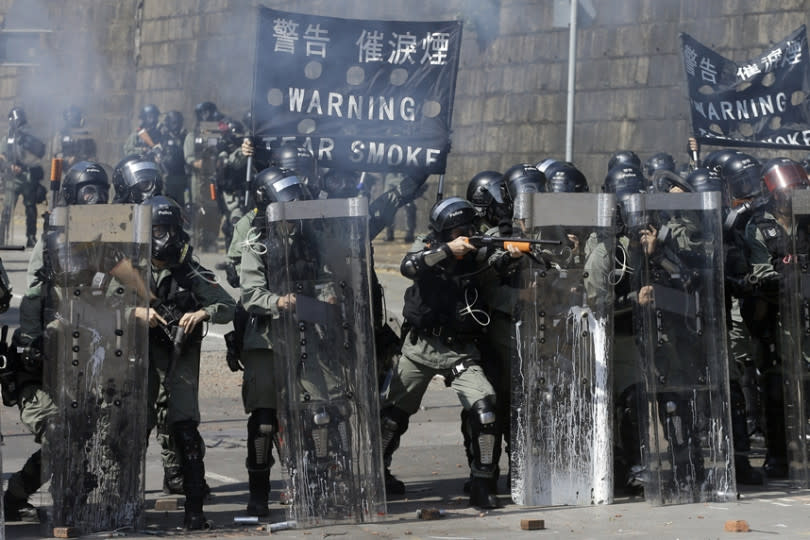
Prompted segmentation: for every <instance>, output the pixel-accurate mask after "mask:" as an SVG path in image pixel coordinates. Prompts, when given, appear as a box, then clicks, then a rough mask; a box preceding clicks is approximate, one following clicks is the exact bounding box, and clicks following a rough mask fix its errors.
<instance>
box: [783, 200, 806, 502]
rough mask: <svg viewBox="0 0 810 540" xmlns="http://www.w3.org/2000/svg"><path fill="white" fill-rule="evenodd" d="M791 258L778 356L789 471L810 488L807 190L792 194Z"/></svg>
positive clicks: (787, 264)
mask: <svg viewBox="0 0 810 540" xmlns="http://www.w3.org/2000/svg"><path fill="white" fill-rule="evenodd" d="M791 207H792V214H791V217H792V220H791V225H792V226H791V230H792V234H791V235H789V238H790V247H789V253H790V254H791V256H790V257H785V258H784V259H783V260H782V263H783V272H782V274H783V278H782V280H781V290H780V291H779V303H780V306H779V309H780V322H781V325H782V326H781V328H780V337H781V339H780V343H779V346H780V351H779V352H780V355H779V356H780V357H781V359H782V370H783V376H782V380H783V384H782V389H783V391H784V397H785V434H786V436H787V441H786V442H787V458H788V471H789V477H790V481H791V483H792V484H794V485H796V487H801V488H806V487H808V486H810V460H808V455H807V451H808V441H807V437H808V436H810V429H808V428H809V427H810V426H808V423H807V422H808V409H807V408H808V403H807V399H808V396H810V364H809V363H808V361H810V269H808V265H810V190H793V191H792V192H791Z"/></svg>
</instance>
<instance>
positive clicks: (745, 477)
mask: <svg viewBox="0 0 810 540" xmlns="http://www.w3.org/2000/svg"><path fill="white" fill-rule="evenodd" d="M734 472H735V475H736V479H737V483H738V484H743V485H748V486H761V485H762V484H763V483H764V481H765V479H764V478H763V476H762V473H761V472H760V471H758V470H756V469H755V468H753V467H752V466H751V462H750V461H748V457H747V456H742V455H739V454H736V455H735V456H734Z"/></svg>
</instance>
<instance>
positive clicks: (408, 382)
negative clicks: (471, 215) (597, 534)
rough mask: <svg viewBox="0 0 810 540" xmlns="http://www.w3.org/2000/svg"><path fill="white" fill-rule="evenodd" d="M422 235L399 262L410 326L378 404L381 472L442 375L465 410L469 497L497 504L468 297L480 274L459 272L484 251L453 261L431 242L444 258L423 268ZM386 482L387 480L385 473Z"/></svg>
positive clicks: (489, 402)
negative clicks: (430, 387)
mask: <svg viewBox="0 0 810 540" xmlns="http://www.w3.org/2000/svg"><path fill="white" fill-rule="evenodd" d="M450 200H451V199H446V200H445V201H442V202H448V201H450ZM465 202H466V201H465ZM440 204H441V203H440ZM471 209H472V207H471V206H470V210H471ZM471 211H472V210H471ZM426 240H427V239H425V238H422V237H420V238H417V240H416V241H415V242H414V244H413V246H412V247H411V249H410V250H409V252H408V254H407V255H406V256H405V259H404V260H403V265H402V267H403V274H404V275H406V277H410V278H411V279H414V284H413V285H411V286H410V287H409V288H408V290H407V291H406V293H405V307H404V308H403V315H404V317H405V320H406V323H407V325H408V327H409V328H408V331H407V334H406V335H405V336H404V343H403V345H402V354H401V356H400V359H399V362H398V364H397V367H396V371H395V372H394V376H393V379H392V381H391V384H390V388H389V391H388V396H387V398H386V399H385V401H384V403H383V404H382V410H381V417H382V434H383V457H384V461H385V466H386V475H387V476H389V475H390V473H389V471H388V467H389V466H390V463H391V458H392V455H393V452H394V451H395V450H396V448H397V447H398V445H399V438H400V436H401V435H402V434H403V433H405V431H406V430H407V426H408V419H409V418H410V416H411V415H413V414H414V413H415V412H416V411H417V410H418V409H419V405H420V403H421V401H422V397H423V396H424V394H425V391H426V390H427V388H428V385H429V384H430V381H431V380H432V379H433V377H434V376H435V375H442V376H443V377H444V378H445V384H447V385H448V386H449V387H450V388H452V389H453V390H454V391H455V392H456V394H457V395H458V397H459V400H460V401H461V404H462V406H463V408H464V409H465V410H467V411H468V416H467V418H468V426H467V430H468V433H469V437H470V441H471V446H472V454H473V457H472V460H471V463H470V466H471V472H472V476H473V480H472V484H471V487H470V490H471V491H470V502H471V504H473V505H478V506H484V507H492V506H496V505H497V502H496V501H495V500H494V493H493V491H492V482H493V479H494V478H496V475H497V467H498V460H499V457H500V437H501V431H500V427H499V425H498V420H497V419H496V403H497V401H496V393H495V389H494V388H493V386H492V384H491V383H490V381H489V380H488V379H487V377H486V375H485V374H484V370H483V368H482V367H481V352H480V349H479V347H478V343H477V341H478V340H479V339H480V338H481V335H482V333H483V328H482V326H481V324H480V323H481V322H482V319H481V318H482V317H483V315H482V314H483V313H484V311H483V306H480V305H476V303H475V302H473V300H472V296H471V295H473V296H474V295H476V293H477V291H475V289H480V288H481V286H482V284H481V282H480V281H479V279H480V275H479V276H478V278H476V277H471V278H470V279H466V278H463V277H462V276H463V275H465V274H468V273H472V272H475V271H476V270H479V269H481V267H482V266H483V265H484V264H485V263H486V262H485V259H484V257H485V256H486V253H485V250H478V251H476V252H473V253H470V254H468V255H467V256H466V257H465V258H464V260H462V261H456V260H455V259H453V258H452V255H450V254H449V253H448V252H449V248H447V249H444V248H445V247H446V244H441V243H440V244H439V245H440V246H444V247H439V248H437V247H435V246H434V247H433V251H432V254H433V255H434V256H435V257H436V258H438V257H440V256H441V255H438V253H437V252H438V251H439V250H441V251H444V254H445V257H444V258H442V259H441V261H439V262H438V263H435V264H434V265H428V266H426V265H425V264H424V263H420V262H418V259H419V258H420V257H423V256H424V253H427V252H428V250H429V249H431V245H429V244H428V243H426ZM433 243H434V244H435V241H434V242H433ZM423 252H424V253H423ZM431 258H433V257H431ZM434 260H435V259H434ZM471 302H472V303H471ZM459 310H462V311H461V312H460V311H459ZM486 318H487V319H488V314H487V317H486ZM386 484H387V487H388V485H390V484H392V482H391V481H390V479H386Z"/></svg>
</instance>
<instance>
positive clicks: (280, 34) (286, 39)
mask: <svg viewBox="0 0 810 540" xmlns="http://www.w3.org/2000/svg"><path fill="white" fill-rule="evenodd" d="M273 37H274V38H276V45H275V47H274V48H273V51H274V52H283V53H288V54H295V42H296V41H297V40H298V23H297V22H293V21H291V20H289V19H275V20H274V21H273Z"/></svg>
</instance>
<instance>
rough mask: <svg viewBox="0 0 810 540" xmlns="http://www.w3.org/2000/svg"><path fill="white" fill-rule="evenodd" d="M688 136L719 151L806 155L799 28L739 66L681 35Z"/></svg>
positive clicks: (804, 64)
mask: <svg viewBox="0 0 810 540" xmlns="http://www.w3.org/2000/svg"><path fill="white" fill-rule="evenodd" d="M681 44H682V53H683V62H684V69H685V71H686V81H687V84H688V86H689V101H690V109H691V113H692V132H693V134H694V137H695V138H697V139H698V141H701V142H704V143H706V144H713V145H722V146H752V147H770V148H788V149H810V121H809V120H810V118H809V117H810V114H809V111H808V103H810V102H808V99H807V98H808V92H810V84H809V83H810V81H808V65H809V64H808V62H810V58H808V53H807V31H806V28H805V27H804V26H802V27H801V28H799V29H798V30H796V31H795V32H793V33H792V34H791V35H790V36H788V37H787V38H785V39H784V40H783V41H781V42H780V43H777V44H775V45H774V46H773V47H771V48H770V49H769V50H767V51H765V52H764V53H763V54H761V55H760V56H758V57H756V58H753V59H751V60H749V61H748V62H746V63H744V64H741V65H738V64H736V63H735V62H733V61H731V60H729V59H727V58H724V57H723V56H721V55H719V54H717V53H716V52H714V51H713V50H711V49H709V48H708V47H706V46H705V45H703V44H701V43H700V42H698V41H697V40H695V39H694V38H692V37H691V36H689V35H688V34H681Z"/></svg>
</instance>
